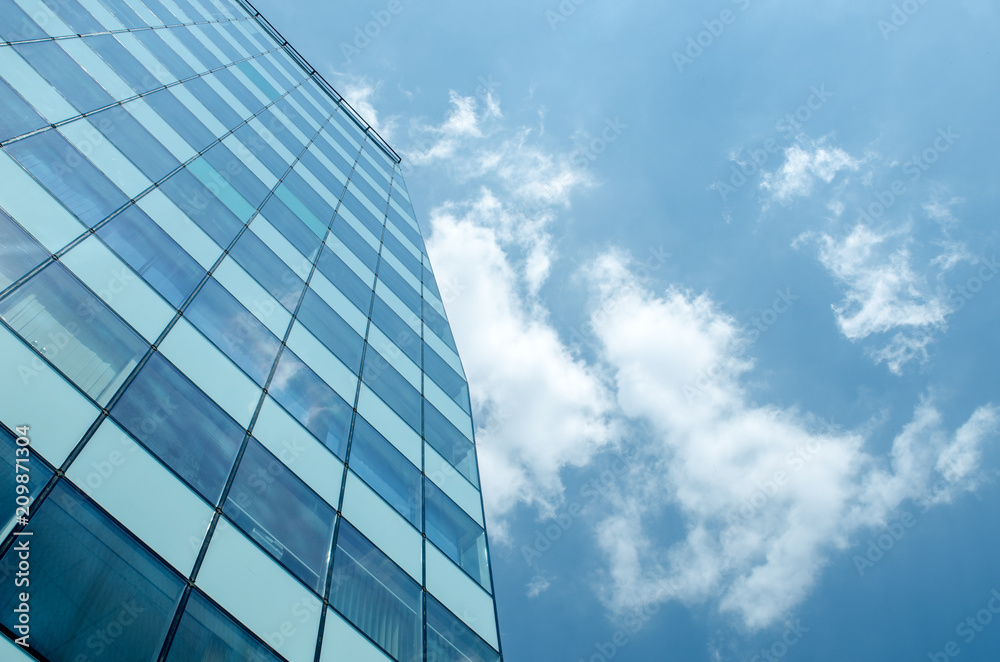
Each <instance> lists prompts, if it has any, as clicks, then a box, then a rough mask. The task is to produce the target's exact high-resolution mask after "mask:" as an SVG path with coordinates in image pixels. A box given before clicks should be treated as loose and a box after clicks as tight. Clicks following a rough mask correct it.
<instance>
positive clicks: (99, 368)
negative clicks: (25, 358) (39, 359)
mask: <svg viewBox="0 0 1000 662" xmlns="http://www.w3.org/2000/svg"><path fill="white" fill-rule="evenodd" d="M0 317H2V319H3V320H4V321H6V322H7V324H9V325H10V327H11V328H12V329H14V330H15V331H16V332H17V333H19V334H20V335H21V337H22V338H24V339H25V340H27V341H28V342H29V343H30V344H31V346H32V347H34V348H35V349H36V350H37V351H38V352H39V353H40V354H42V356H44V357H45V358H47V359H48V360H49V361H51V362H52V363H53V365H55V366H56V367H57V368H59V369H60V370H62V371H63V372H64V373H65V374H66V376H67V377H69V378H70V379H71V380H73V382H74V383H75V384H76V385H77V386H79V387H80V389H81V390H83V391H84V392H85V393H87V395H89V396H90V397H92V398H94V399H95V400H97V401H98V402H99V403H101V404H106V403H107V402H108V400H110V399H111V396H112V395H114V393H115V391H117V390H118V387H119V386H121V385H122V383H123V382H124V381H125V378H126V377H128V375H129V373H131V372H132V369H133V368H134V367H135V366H136V365H137V364H138V362H139V360H140V359H141V358H142V356H143V354H145V353H146V349H147V348H148V347H149V345H148V344H147V343H146V341H145V340H143V339H142V338H140V337H139V335H138V334H137V333H136V332H135V331H133V330H132V329H131V328H130V327H129V326H128V325H127V324H125V322H123V321H122V320H121V318H119V317H118V316H117V315H115V314H114V313H113V312H111V309H109V308H108V307H107V306H106V305H105V304H104V302H103V301H101V300H100V299H98V298H97V296H96V295H95V294H94V293H93V292H91V291H90V290H89V289H87V288H86V287H85V286H84V285H83V284H81V283H80V281H78V280H77V279H76V278H74V277H73V276H71V275H70V273H69V271H68V270H67V269H66V268H65V267H63V266H62V265H61V264H59V263H57V262H55V263H52V264H50V265H49V266H47V267H45V269H43V270H42V271H41V272H39V273H38V274H36V275H35V276H34V277H33V278H31V279H30V280H28V281H27V282H26V283H24V284H23V285H21V287H19V288H17V289H16V290H14V292H13V293H12V294H10V295H8V296H7V297H6V298H5V299H4V300H3V301H2V302H0Z"/></svg>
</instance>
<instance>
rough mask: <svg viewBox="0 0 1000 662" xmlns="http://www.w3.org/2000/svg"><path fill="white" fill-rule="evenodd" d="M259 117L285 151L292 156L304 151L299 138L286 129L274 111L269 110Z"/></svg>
mask: <svg viewBox="0 0 1000 662" xmlns="http://www.w3.org/2000/svg"><path fill="white" fill-rule="evenodd" d="M257 117H258V118H259V119H260V121H261V122H262V123H263V124H264V126H266V127H267V128H268V129H270V130H271V133H273V134H274V137H275V138H277V139H278V140H279V141H280V142H281V144H282V145H284V146H285V149H287V150H288V151H289V152H291V153H292V154H298V153H299V152H301V151H302V148H303V147H304V145H303V144H302V143H301V142H299V139H298V138H296V137H295V136H293V135H292V132H291V131H289V130H288V127H286V126H285V125H284V124H283V123H282V121H281V120H280V119H278V116H277V115H275V114H274V111H273V110H271V109H270V108H268V109H267V110H264V111H263V112H261V114H260V115H258V116H257Z"/></svg>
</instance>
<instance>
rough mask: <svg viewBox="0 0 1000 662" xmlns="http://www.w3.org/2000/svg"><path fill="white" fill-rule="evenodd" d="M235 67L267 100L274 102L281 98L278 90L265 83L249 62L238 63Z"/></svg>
mask: <svg viewBox="0 0 1000 662" xmlns="http://www.w3.org/2000/svg"><path fill="white" fill-rule="evenodd" d="M236 66H238V67H239V68H240V71H242V72H243V73H244V74H245V75H246V77H247V78H249V79H250V80H251V82H253V84H254V85H256V86H257V87H258V88H260V91H261V92H263V93H264V96H266V97H267V98H268V99H270V100H271V101H275V100H277V99H278V97H280V96H281V94H280V93H279V92H278V90H276V89H274V86H273V85H271V84H270V83H269V82H267V79H266V78H264V77H263V76H262V75H261V73H260V72H259V71H257V69H255V68H254V66H253V65H252V64H250V62H249V61H243V62H240V63H239V64H238V65H236Z"/></svg>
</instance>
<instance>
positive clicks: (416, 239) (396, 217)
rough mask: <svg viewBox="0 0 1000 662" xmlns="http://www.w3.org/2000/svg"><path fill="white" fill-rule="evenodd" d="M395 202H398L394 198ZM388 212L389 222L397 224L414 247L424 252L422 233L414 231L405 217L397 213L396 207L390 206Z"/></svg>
mask: <svg viewBox="0 0 1000 662" xmlns="http://www.w3.org/2000/svg"><path fill="white" fill-rule="evenodd" d="M393 200H396V198H393ZM386 210H387V214H388V216H389V220H391V221H392V222H393V223H395V224H396V227H397V228H399V231H400V232H402V233H403V235H404V236H405V237H406V238H407V239H409V240H410V241H411V242H412V243H413V245H414V246H416V247H417V248H419V249H420V250H424V240H423V238H422V237H421V236H420V233H419V232H417V231H416V230H414V229H413V226H412V225H410V224H409V223H408V222H407V221H406V220H404V219H403V216H402V215H401V214H400V213H399V212H398V211H396V208H395V207H393V206H392V205H389V206H388V207H387V208H386Z"/></svg>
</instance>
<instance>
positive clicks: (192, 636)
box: [167, 589, 281, 662]
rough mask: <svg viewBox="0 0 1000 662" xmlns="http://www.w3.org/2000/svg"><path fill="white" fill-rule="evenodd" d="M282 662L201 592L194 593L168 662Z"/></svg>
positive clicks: (192, 592)
mask: <svg viewBox="0 0 1000 662" xmlns="http://www.w3.org/2000/svg"><path fill="white" fill-rule="evenodd" d="M197 661H203V662H209V661H210V662H281V658H279V657H278V656H277V655H275V654H274V653H273V652H271V650H270V649H269V648H267V647H266V646H264V645H263V644H262V643H260V642H259V641H258V640H257V639H256V638H255V637H254V636H253V635H251V634H250V633H248V632H247V631H246V630H245V629H244V628H243V627H241V626H240V624H239V623H237V622H236V621H235V620H233V619H232V618H230V617H229V616H228V615H227V614H226V613H225V612H223V611H222V610H221V609H219V608H218V607H216V606H215V605H214V604H212V603H211V602H210V601H209V599H208V598H207V597H205V595H204V594H203V593H202V592H201V591H199V590H198V589H193V590H192V591H191V596H190V597H189V598H188V602H187V606H186V607H185V608H184V616H182V617H181V622H180V625H178V626H177V633H176V634H175V635H174V639H173V641H172V642H171V644H170V652H169V653H168V654H167V662H197Z"/></svg>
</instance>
